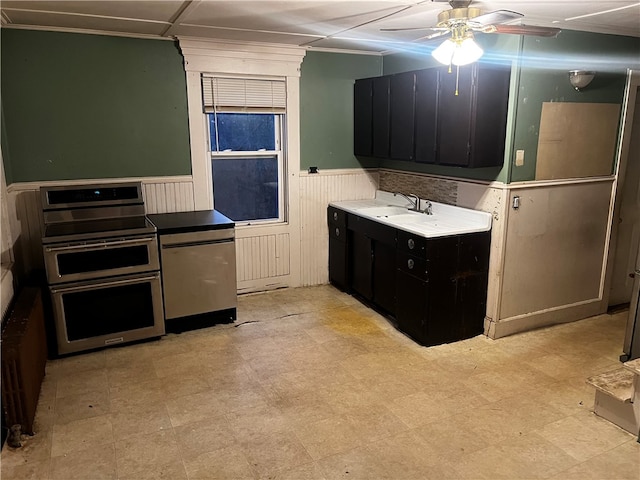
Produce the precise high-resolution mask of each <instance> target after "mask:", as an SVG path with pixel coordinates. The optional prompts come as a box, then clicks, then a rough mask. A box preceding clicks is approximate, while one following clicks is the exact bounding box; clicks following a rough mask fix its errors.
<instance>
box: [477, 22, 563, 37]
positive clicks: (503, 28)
mask: <svg viewBox="0 0 640 480" xmlns="http://www.w3.org/2000/svg"><path fill="white" fill-rule="evenodd" d="M482 31H483V32H484V33H510V34H512V35H534V36H537V37H557V36H558V34H559V33H560V31H561V30H560V29H559V28H554V27H536V26H532V25H488V26H487V27H485V28H484V29H482Z"/></svg>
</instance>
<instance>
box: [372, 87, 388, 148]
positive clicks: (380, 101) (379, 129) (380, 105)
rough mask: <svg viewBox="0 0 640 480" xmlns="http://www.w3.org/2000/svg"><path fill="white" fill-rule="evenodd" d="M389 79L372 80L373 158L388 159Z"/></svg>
mask: <svg viewBox="0 0 640 480" xmlns="http://www.w3.org/2000/svg"><path fill="white" fill-rule="evenodd" d="M389 80H390V77H389V76H386V77H376V78H374V79H373V156H374V157H381V158H388V157H389V85H390V81H389Z"/></svg>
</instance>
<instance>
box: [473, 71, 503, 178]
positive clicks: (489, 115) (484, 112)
mask: <svg viewBox="0 0 640 480" xmlns="http://www.w3.org/2000/svg"><path fill="white" fill-rule="evenodd" d="M510 79H511V68H510V67H505V66H501V65H482V64H478V66H477V68H476V78H475V80H474V87H473V97H474V102H473V112H472V125H471V139H470V143H471V152H470V158H469V166H470V167H490V166H501V165H503V163H504V146H505V140H506V132H507V110H508V108H509V82H510Z"/></svg>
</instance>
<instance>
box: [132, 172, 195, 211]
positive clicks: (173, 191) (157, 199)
mask: <svg viewBox="0 0 640 480" xmlns="http://www.w3.org/2000/svg"><path fill="white" fill-rule="evenodd" d="M142 191H143V195H144V204H145V208H146V210H147V213H170V212H191V211H193V210H194V209H195V206H194V201H193V182H192V181H191V180H188V181H175V182H162V181H153V182H145V181H143V184H142Z"/></svg>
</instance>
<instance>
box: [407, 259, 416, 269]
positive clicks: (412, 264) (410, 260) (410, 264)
mask: <svg viewBox="0 0 640 480" xmlns="http://www.w3.org/2000/svg"><path fill="white" fill-rule="evenodd" d="M414 265H415V262H414V261H413V259H411V258H410V259H409V260H407V267H409V270H413V267H414Z"/></svg>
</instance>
